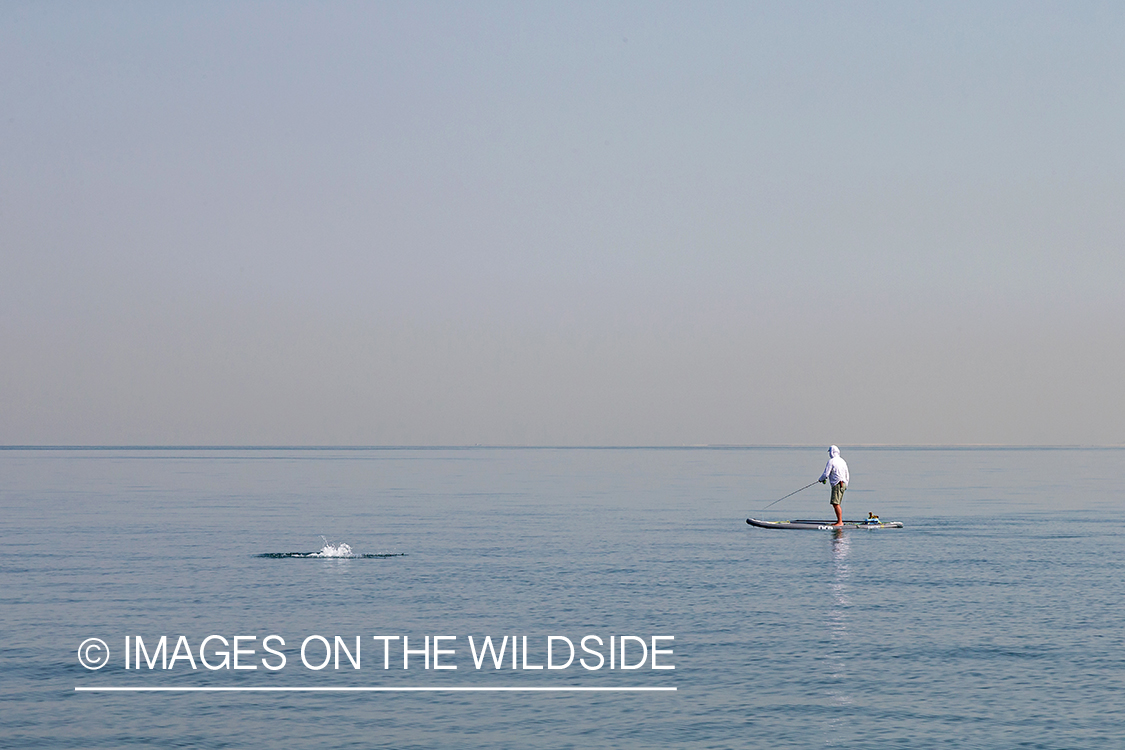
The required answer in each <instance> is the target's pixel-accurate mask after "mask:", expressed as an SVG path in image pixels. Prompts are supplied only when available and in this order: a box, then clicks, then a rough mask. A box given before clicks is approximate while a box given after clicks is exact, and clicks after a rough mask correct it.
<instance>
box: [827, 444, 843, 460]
mask: <svg viewBox="0 0 1125 750" xmlns="http://www.w3.org/2000/svg"><path fill="white" fill-rule="evenodd" d="M828 455H829V456H831V457H832V458H836V456H838V455H840V449H839V448H837V447H836V446H834V445H833V446H829V448H828Z"/></svg>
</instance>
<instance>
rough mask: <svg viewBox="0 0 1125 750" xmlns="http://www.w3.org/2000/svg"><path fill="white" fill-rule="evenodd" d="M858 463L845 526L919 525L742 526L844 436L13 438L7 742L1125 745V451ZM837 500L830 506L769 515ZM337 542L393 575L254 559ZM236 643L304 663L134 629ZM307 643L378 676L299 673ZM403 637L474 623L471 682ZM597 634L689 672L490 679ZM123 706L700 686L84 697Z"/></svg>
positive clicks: (4, 577)
mask: <svg viewBox="0 0 1125 750" xmlns="http://www.w3.org/2000/svg"><path fill="white" fill-rule="evenodd" d="M842 448H843V450H844V457H845V458H846V459H847V460H848V462H849V465H850V467H851V473H852V485H851V488H850V489H849V490H848V493H847V496H846V502H845V507H846V511H847V512H846V515H847V516H848V517H860V516H865V515H866V514H867V512H869V511H873V512H876V513H878V514H879V515H880V516H881V517H882V518H883V519H884V520H899V521H902V522H904V523H905V525H906V527H905V528H904V529H899V530H879V531H872V530H850V531H845V532H843V533H840V534H837V533H835V532H814V531H770V530H763V529H752V528H750V527H748V526H747V525H746V524H745V523H744V519H745V518H746V517H747V516H748V515H750V514H751V512H752V511H753V510H755V509H760V508H762V507H763V506H764V505H765V504H767V503H769V502H771V501H772V500H775V499H776V498H778V497H781V496H782V495H784V494H786V493H787V492H790V491H792V490H793V489H796V488H797V487H800V486H801V485H803V484H807V483H808V482H810V481H812V480H813V479H815V478H816V477H817V476H818V475H819V473H820V470H821V469H822V467H823V465H824V461H825V459H826V458H827V455H826V454H825V452H824V449H823V448H807V449H795V448H787V449H683V450H679V449H612V450H611V449H604V450H597V449H589V450H587V449H457V450H338V451H336V450H260V451H258V450H2V451H0V507H2V509H3V524H2V526H0V533H2V535H3V538H2V543H3V550H4V554H3V556H2V557H0V582H2V587H0V633H3V640H2V643H0V705H2V706H3V710H2V712H0V745H3V746H4V747H59V748H67V747H76V748H79V747H80V748H110V747H114V748H116V747H130V746H153V747H181V748H188V747H200V748H262V747H286V748H318V749H319V748H324V747H332V748H369V747H375V748H382V747H388V748H429V747H451V748H466V747H469V748H472V747H490V748H492V747H499V748H568V747H573V748H586V747H699V748H711V747H714V748H728V747H749V748H810V747H822V746H825V747H843V748H899V747H901V748H945V747H948V748H1058V749H1060V750H1062V749H1066V750H1076V749H1079V748H1099V749H1103V748H1110V747H1123V746H1125V635H1123V628H1122V615H1123V614H1125V606H1123V602H1125V541H1123V538H1122V531H1121V529H1122V524H1123V523H1125V518H1123V516H1125V503H1123V502H1122V499H1121V493H1122V490H1121V486H1122V479H1121V477H1122V476H1123V475H1125V450H1119V449H1074V450H1069V449H1067V450H1063V449H1057V450H1051V449H956V450H922V449H848V448H847V446H842ZM829 513H830V512H829V510H828V504H827V490H826V489H825V488H822V487H821V486H820V485H817V486H815V487H813V488H811V489H809V490H806V491H804V492H802V493H800V494H798V495H795V496H794V497H792V498H790V499H789V500H786V501H785V502H784V503H783V504H779V505H778V506H775V508H773V509H771V510H770V511H768V512H766V513H758V514H756V515H757V516H760V517H764V518H767V519H771V520H785V519H787V518H795V517H806V518H807V517H825V518H827V517H829ZM322 536H323V537H324V540H322V538H321V537H322ZM325 540H326V541H328V542H331V543H332V544H335V545H338V544H341V543H346V544H347V545H349V546H350V547H351V549H352V551H353V552H354V553H356V554H392V553H393V554H398V555H399V556H394V557H377V558H346V559H345V558H326V559H319V558H312V559H310V558H304V559H294V558H269V557H260V556H259V555H263V554H269V553H280V552H315V551H318V550H320V549H321V548H322V547H324V546H325ZM211 634H218V635H223V636H224V637H226V638H228V639H229V638H232V637H233V636H236V635H253V636H257V637H258V639H259V641H256V642H253V645H258V644H260V639H261V638H263V637H264V636H266V635H268V634H279V635H281V636H282V637H284V638H285V641H286V648H285V649H284V650H285V652H286V653H287V657H288V662H287V665H286V667H285V668H284V669H282V670H279V671H276V672H271V671H268V670H265V669H263V668H259V669H257V670H253V671H250V670H242V671H234V670H231V669H226V670H216V671H210V670H206V669H204V668H202V667H200V668H199V669H197V670H195V671H193V670H192V669H191V667H190V665H188V664H186V663H185V662H183V661H182V660H181V661H180V663H178V664H176V665H175V666H174V667H173V668H172V669H169V670H163V669H161V668H160V667H159V666H157V668H155V669H152V670H150V669H147V668H142V669H141V670H135V669H130V670H126V669H125V668H124V663H123V658H124V656H123V654H124V644H125V641H124V639H125V637H126V636H137V635H140V636H142V637H143V638H144V640H145V642H146V643H147V644H149V645H150V646H151V645H153V644H155V642H156V640H157V639H158V638H159V637H160V636H161V635H167V636H168V637H169V638H170V643H169V650H170V651H171V646H172V645H173V644H174V643H175V641H176V639H177V638H178V637H179V636H180V635H184V636H186V638H187V640H188V641H189V643H190V645H191V646H192V647H193V648H196V647H198V644H199V643H200V642H201V641H202V639H203V638H205V637H207V636H209V635H211ZM311 634H319V635H322V636H325V637H326V638H328V639H329V640H330V641H331V639H333V638H334V637H335V636H337V635H338V636H342V637H343V638H344V639H345V642H346V643H348V644H352V643H354V638H355V637H356V636H362V637H363V639H364V641H363V644H362V649H363V651H362V668H361V669H359V670H355V669H353V668H352V667H351V666H350V664H348V663H347V662H346V661H345V663H344V664H342V665H341V668H340V669H339V670H336V669H333V668H332V667H331V666H329V667H328V668H326V669H324V670H320V671H314V670H310V669H307V668H305V667H304V666H303V665H302V664H301V663H300V658H299V649H300V643H301V641H302V640H303V639H304V638H305V637H307V636H309V635H311ZM395 634H397V635H406V636H409V637H410V639H411V647H412V648H414V647H418V648H421V645H420V644H421V642H422V640H423V638H424V637H425V636H426V635H430V636H433V635H456V636H457V640H456V641H450V642H447V643H446V646H447V647H452V648H454V649H456V655H455V656H454V657H451V658H450V662H452V663H455V664H456V665H458V669H457V670H440V671H439V670H433V669H430V670H426V669H425V668H424V666H423V664H422V659H423V657H422V656H421V655H418V656H415V657H412V662H411V668H410V669H408V670H403V669H401V663H399V662H397V661H396V659H395V658H393V659H392V667H393V668H392V669H390V670H384V669H382V666H383V664H382V660H383V646H382V645H380V642H376V641H374V640H373V639H372V636H373V635H395ZM590 634H592V635H598V636H599V637H601V638H603V639H605V641H606V642H608V639H609V638H610V637H611V636H620V635H637V636H641V637H646V638H647V637H650V636H652V635H673V636H675V640H674V642H667V644H666V645H668V646H669V647H671V648H672V649H673V651H674V653H673V655H671V656H668V657H667V661H668V662H669V663H672V664H674V665H675V669H674V670H652V669H649V668H642V669H637V670H632V671H622V670H615V671H610V670H608V669H602V670H598V671H587V670H585V669H582V668H580V667H578V666H577V665H573V666H571V667H569V668H567V669H565V670H545V669H544V670H531V669H529V670H523V669H514V670H513V669H511V668H510V665H509V664H505V667H504V668H502V669H499V670H497V669H494V668H492V667H491V665H489V666H488V667H485V668H483V669H481V670H476V669H474V668H473V662H472V659H471V657H470V655H469V648H468V643H467V641H466V638H467V636H468V635H474V636H475V637H477V638H478V640H479V638H480V637H482V636H484V635H493V636H496V637H498V638H499V637H501V636H503V635H511V636H515V635H518V636H521V637H522V636H524V635H526V636H528V640H529V644H530V646H529V655H530V663H531V664H532V665H535V664H536V663H540V664H541V663H542V662H543V651H544V643H545V640H546V637H547V636H548V635H565V636H567V637H569V638H571V640H572V641H574V642H575V643H577V642H578V641H580V639H581V638H582V637H583V636H585V635H590ZM91 637H97V638H101V639H103V640H104V641H105V642H106V644H107V645H108V647H109V649H110V652H111V656H110V661H109V663H108V664H107V666H106V667H105V668H103V669H100V670H97V671H90V670H87V669H85V668H84V667H82V666H81V665H80V664H79V662H78V658H77V650H78V648H79V644H80V643H82V642H83V641H84V640H85V639H87V638H91ZM310 648H311V649H312V651H315V650H316V643H314V644H313V645H312V646H311V647H310ZM395 653H396V652H392V655H394V654H395ZM323 654H324V651H323V649H321V651H320V655H321V656H322V655H323ZM262 655H263V654H262V652H261V649H260V646H259V647H258V651H257V652H256V655H255V656H254V657H253V658H252V660H251V662H252V663H260V659H261V656H262ZM579 655H581V654H579ZM196 656H198V655H197V654H196ZM564 656H565V654H564ZM396 658H398V659H400V658H401V657H396ZM313 661H319V657H317V658H315V659H313ZM107 686H108V687H114V686H116V687H135V686H143V687H277V686H314V687H361V686H383V687H497V686H504V687H527V686H550V687H574V686H593V687H601V688H604V687H628V688H632V687H647V688H653V687H665V688H667V687H674V688H676V691H675V692H657V691H649V692H625V691H623V692H597V693H580V692H554V693H526V692H353V693H341V692H326V693H286V692H195V693H185V692H155V693H154V692H147V693H105V692H76V691H75V688H76V687H107Z"/></svg>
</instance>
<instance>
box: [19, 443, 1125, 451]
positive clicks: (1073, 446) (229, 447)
mask: <svg viewBox="0 0 1125 750" xmlns="http://www.w3.org/2000/svg"><path fill="white" fill-rule="evenodd" d="M843 445H844V446H845V447H846V448H848V449H849V450H851V449H870V450H969V449H986V450H989V449H992V450H1031V449H1036V450H1113V449H1123V448H1125V443H1042V444H1041V443H843ZM823 447H824V446H823V445H822V444H820V443H685V444H682V445H661V444H651V445H644V444H635V445H504V444H485V443H477V444H447V445H397V444H390V445H348V444H344V445H316V444H309V445H299V444H295V445H270V444H245V445H237V444H215V445H207V444H202V443H199V444H184V445H170V444H135V445H130V444H106V445H90V444H80V443H77V444H41V445H40V444H33V443H28V444H13V445H0V451H441V450H448V451H455V450H799V449H806V448H808V449H822V448H823Z"/></svg>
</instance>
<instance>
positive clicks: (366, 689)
mask: <svg viewBox="0 0 1125 750" xmlns="http://www.w3.org/2000/svg"><path fill="white" fill-rule="evenodd" d="M74 690H75V692H79V693H94V692H99V693H656V692H675V691H676V688H674V687H76V688H74Z"/></svg>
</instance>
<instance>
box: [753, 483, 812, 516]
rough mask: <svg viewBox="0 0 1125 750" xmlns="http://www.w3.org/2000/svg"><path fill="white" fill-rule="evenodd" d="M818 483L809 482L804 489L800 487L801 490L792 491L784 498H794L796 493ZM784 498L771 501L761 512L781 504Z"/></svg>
mask: <svg viewBox="0 0 1125 750" xmlns="http://www.w3.org/2000/svg"><path fill="white" fill-rule="evenodd" d="M819 481H820V480H819V479H818V480H816V482H809V483H808V484H806V485H805V486H804V487H802V488H801V489H799V490H793V491H792V492H790V493H789V494H788V495H786V496H785V497H793V496H794V495H796V494H797V493H798V492H802V491H804V490H807V489H808V488H809V487H812V486H813V485H814V484H816V483H817V482H819ZM785 497H779V498H778V499H776V500H774V501H773V502H772V503H770V504H769V505H767V506H766V507H765V508H762V509H761V510H767V509H768V508H770V507H772V506H774V505H777V504H778V503H780V502H781V501H782V500H784V499H785ZM755 512H760V511H755Z"/></svg>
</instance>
